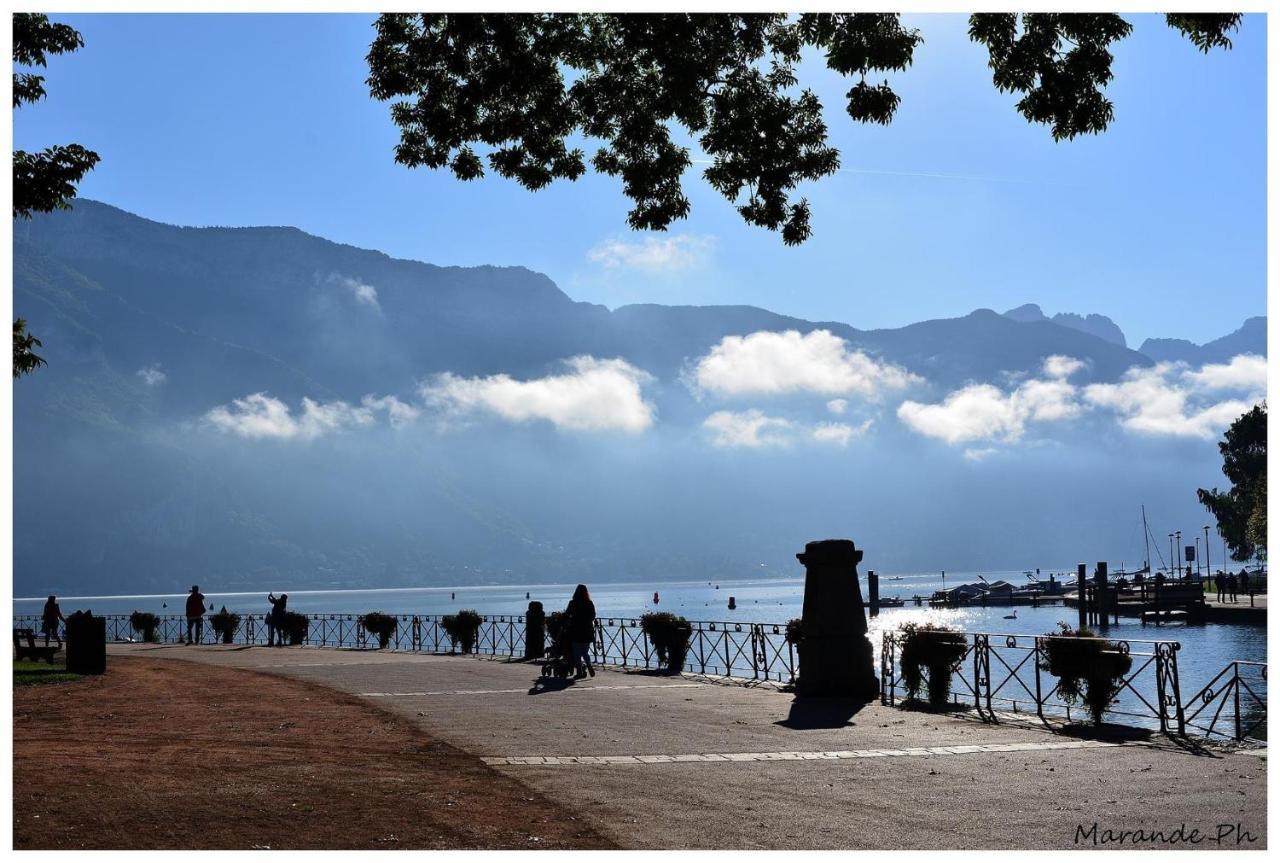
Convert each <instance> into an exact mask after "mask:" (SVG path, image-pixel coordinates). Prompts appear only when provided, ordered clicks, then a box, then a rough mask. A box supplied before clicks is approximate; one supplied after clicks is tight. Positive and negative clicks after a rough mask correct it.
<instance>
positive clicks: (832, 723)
mask: <svg viewBox="0 0 1280 863" xmlns="http://www.w3.org/2000/svg"><path fill="white" fill-rule="evenodd" d="M870 703H871V702H869V701H858V700H855V699H852V698H802V697H799V696H797V697H796V698H795V699H794V700H793V701H792V702H791V712H790V713H788V714H787V718H786V719H780V720H778V721H777V722H775V723H773V724H774V725H778V726H781V727H783V728H790V729H792V730H793V731H810V730H814V729H818V728H844V727H846V726H849V725H853V723H852V722H850V721H849V720H851V719H852V718H853V717H854V716H855V715H856V714H857V713H858V711H859V710H861V709H862V708H864V707H866V706H867V705H868V704H870Z"/></svg>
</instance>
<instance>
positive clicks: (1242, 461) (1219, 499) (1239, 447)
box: [1196, 402, 1267, 561]
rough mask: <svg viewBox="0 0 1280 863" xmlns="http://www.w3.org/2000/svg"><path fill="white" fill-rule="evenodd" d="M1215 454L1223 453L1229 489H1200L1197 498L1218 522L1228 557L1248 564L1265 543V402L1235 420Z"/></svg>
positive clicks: (1223, 466)
mask: <svg viewBox="0 0 1280 863" xmlns="http://www.w3.org/2000/svg"><path fill="white" fill-rule="evenodd" d="M1218 450H1219V451H1220V452H1221V453H1222V472H1223V473H1224V474H1226V477H1227V479H1228V480H1230V481H1231V488H1230V489H1228V490H1227V491H1218V489H1217V488H1213V489H1210V490H1206V489H1203V488H1202V489H1199V490H1198V491H1197V492H1196V495H1197V496H1198V497H1199V498H1200V503H1202V504H1204V506H1205V508H1206V509H1208V510H1209V512H1211V513H1213V515H1214V517H1215V518H1217V520H1218V533H1219V534H1221V535H1222V538H1223V539H1225V540H1226V542H1227V548H1228V549H1230V551H1231V557H1232V558H1233V559H1234V560H1241V561H1244V560H1249V559H1250V558H1252V557H1253V556H1254V555H1255V554H1256V553H1257V552H1258V550H1259V547H1260V546H1261V547H1263V548H1265V543H1266V521H1267V514H1266V507H1267V491H1266V485H1267V405H1266V402H1263V403H1262V404H1260V405H1255V406H1254V408H1253V409H1252V410H1251V411H1249V412H1248V413H1246V414H1242V415H1241V416H1240V417H1238V418H1237V419H1236V421H1235V422H1233V423H1232V424H1231V427H1230V428H1229V429H1227V432H1226V434H1225V435H1224V436H1223V440H1222V442H1221V443H1219V444H1218ZM1259 529H1260V531H1261V533H1259V532H1258V531H1259ZM1259 536H1260V537H1261V540H1262V541H1261V542H1259V541H1258V538H1259Z"/></svg>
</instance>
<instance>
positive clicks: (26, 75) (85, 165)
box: [13, 12, 98, 379]
mask: <svg viewBox="0 0 1280 863" xmlns="http://www.w3.org/2000/svg"><path fill="white" fill-rule="evenodd" d="M83 46H84V40H83V39H81V38H80V34H79V33H78V32H77V31H76V30H74V29H73V28H71V27H68V26H67V25H66V24H55V23H53V22H51V21H50V20H49V16H47V15H41V14H37V13H32V12H17V13H14V16H13V63H14V65H15V66H23V67H27V68H32V67H36V66H39V67H44V66H45V65H47V63H46V57H47V55H49V54H64V53H67V52H69V51H75V50H76V49H78V48H81V47H83ZM44 97H45V91H44V76H42V75H36V74H34V73H32V72H14V73H13V107H14V108H15V109H16V108H20V107H22V106H23V105H26V104H30V103H32V102H38V101H40V100H41V99H43V98H44ZM97 163H98V154H97V153H94V152H92V151H90V150H86V149H85V148H84V147H82V146H80V145H79V144H65V145H61V146H54V147H47V148H45V149H44V150H41V151H40V152H38V153H28V152H26V151H25V150H14V152H13V215H14V218H18V217H22V218H24V219H30V218H31V215H32V214H33V213H48V212H52V211H53V210H65V209H69V208H70V207H71V199H72V198H74V197H75V196H76V183H78V182H80V179H81V178H82V177H84V175H85V174H87V173H88V172H89V171H90V170H91V169H92V168H93V166H94V165H96V164H97ZM26 326H27V323H26V321H24V320H22V319H21V318H19V319H17V320H16V321H14V322H13V376H14V378H15V379H17V378H18V377H21V376H22V375H24V374H30V373H31V372H33V371H35V370H36V369H37V368H39V367H40V366H42V365H45V361H44V360H42V359H41V358H40V357H38V356H36V355H35V354H34V353H32V352H31V347H32V346H33V345H34V346H37V347H38V346H39V345H40V340H39V339H37V338H35V337H34V336H32V335H30V334H29V333H27V332H26ZM20 358H21V359H22V361H23V363H25V365H19V359H20Z"/></svg>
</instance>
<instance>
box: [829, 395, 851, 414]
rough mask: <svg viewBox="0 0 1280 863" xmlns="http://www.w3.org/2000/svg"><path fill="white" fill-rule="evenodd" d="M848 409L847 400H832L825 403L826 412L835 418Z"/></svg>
mask: <svg viewBox="0 0 1280 863" xmlns="http://www.w3.org/2000/svg"><path fill="white" fill-rule="evenodd" d="M848 407H849V400H848V399H832V400H831V401H829V402H827V410H829V411H831V413H833V414H835V415H836V416H839V415H840V414H842V413H844V412H845V410H847V409H848Z"/></svg>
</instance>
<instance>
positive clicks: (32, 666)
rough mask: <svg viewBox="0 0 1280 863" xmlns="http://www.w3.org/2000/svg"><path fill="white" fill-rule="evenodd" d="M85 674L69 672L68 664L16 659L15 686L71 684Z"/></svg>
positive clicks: (14, 665)
mask: <svg viewBox="0 0 1280 863" xmlns="http://www.w3.org/2000/svg"><path fill="white" fill-rule="evenodd" d="M83 676H84V675H83V674H73V673H72V672H70V671H67V666H66V663H64V662H55V663H53V664H50V663H48V662H35V661H32V660H30V659H16V660H14V662H13V685H14V686H38V685H40V684H44V683H70V682H71V681H73V680H79V679H80V678H81V677H83Z"/></svg>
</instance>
